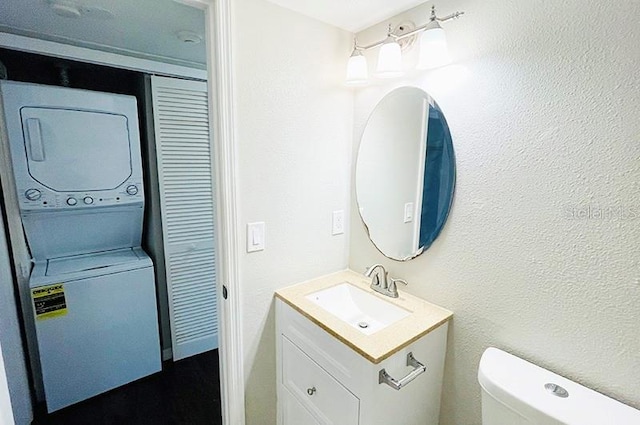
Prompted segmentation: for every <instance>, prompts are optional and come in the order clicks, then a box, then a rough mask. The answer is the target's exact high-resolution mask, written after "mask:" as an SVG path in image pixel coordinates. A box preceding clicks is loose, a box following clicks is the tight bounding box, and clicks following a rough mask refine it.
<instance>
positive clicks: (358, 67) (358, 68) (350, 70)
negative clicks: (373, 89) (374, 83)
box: [346, 39, 369, 86]
mask: <svg viewBox="0 0 640 425" xmlns="http://www.w3.org/2000/svg"><path fill="white" fill-rule="evenodd" d="M368 77H369V75H368V70H367V59H366V58H365V57H364V55H363V54H362V50H360V49H359V48H358V42H357V41H356V40H355V39H354V41H353V52H352V53H351V56H350V57H349V62H347V81H346V84H347V85H349V86H362V85H365V84H367V78H368Z"/></svg>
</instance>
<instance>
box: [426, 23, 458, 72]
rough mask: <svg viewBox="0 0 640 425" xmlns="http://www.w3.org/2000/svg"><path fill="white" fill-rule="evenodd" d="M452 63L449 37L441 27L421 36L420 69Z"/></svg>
mask: <svg viewBox="0 0 640 425" xmlns="http://www.w3.org/2000/svg"><path fill="white" fill-rule="evenodd" d="M450 63H451V56H450V55H449V49H448V47H447V37H446V36H445V34H444V30H443V29H442V28H441V27H440V26H439V25H438V26H436V27H434V28H431V29H428V30H426V31H425V32H423V33H422V34H420V58H419V59H418V68H419V69H430V68H437V67H439V66H444V65H448V64H450Z"/></svg>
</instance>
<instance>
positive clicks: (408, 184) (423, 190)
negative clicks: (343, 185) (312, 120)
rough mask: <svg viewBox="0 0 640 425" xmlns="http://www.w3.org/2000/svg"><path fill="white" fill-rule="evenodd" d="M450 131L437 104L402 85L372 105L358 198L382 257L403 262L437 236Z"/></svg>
mask: <svg viewBox="0 0 640 425" xmlns="http://www.w3.org/2000/svg"><path fill="white" fill-rule="evenodd" d="M455 177H456V171H455V156H454V152H453V143H452V141H451V133H450V132H449V127H448V126H447V121H446V120H445V117H444V114H443V113H442V111H441V110H440V108H439V107H438V105H437V104H436V102H435V101H434V100H433V99H432V98H431V96H429V95H428V94H427V93H425V92H424V91H423V90H421V89H419V88H417V87H401V88H398V89H395V90H394V91H392V92H390V93H389V94H387V95H386V96H385V97H384V98H383V99H382V100H381V101H380V102H379V103H378V105H377V106H376V107H375V109H374V110H373V112H372V113H371V116H370V117H369V120H368V121H367V125H366V127H365V129H364V132H363V134H362V140H361V142H360V149H359V151H358V158H357V162H356V198H357V201H358V208H359V210H360V216H361V217H362V220H363V221H364V224H365V226H366V227H367V231H368V233H369V238H370V239H371V241H372V242H373V244H374V245H375V246H376V247H377V248H378V250H379V251H380V252H382V253H383V254H384V255H385V256H387V257H389V258H392V259H394V260H400V261H405V260H409V259H411V258H414V257H416V256H418V255H420V254H421V253H422V252H423V251H424V250H425V249H427V248H429V246H430V245H431V244H432V243H433V241H434V240H435V239H436V238H437V237H438V235H439V234H440V231H441V230H442V227H443V226H444V223H445V222H446V220H447V216H448V215H449V209H450V208H451V202H452V200H453V192H454V187H455Z"/></svg>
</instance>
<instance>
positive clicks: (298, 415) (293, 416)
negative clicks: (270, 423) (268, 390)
mask: <svg viewBox="0 0 640 425" xmlns="http://www.w3.org/2000/svg"><path fill="white" fill-rule="evenodd" d="M282 423H283V425H321V424H320V422H318V421H316V419H315V418H314V417H313V415H311V413H309V411H308V410H307V409H305V408H304V406H302V404H300V403H299V402H298V400H296V399H295V398H294V397H293V396H292V395H291V393H290V392H289V391H287V390H284V391H283V400H282Z"/></svg>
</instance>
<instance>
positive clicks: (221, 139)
mask: <svg viewBox="0 0 640 425" xmlns="http://www.w3.org/2000/svg"><path fill="white" fill-rule="evenodd" d="M174 1H178V2H179V3H183V4H185V5H188V6H192V7H195V8H198V9H201V10H202V11H204V15H205V27H206V36H205V37H206V44H207V49H206V50H207V76H208V81H209V87H210V90H209V117H210V128H211V130H212V131H210V134H211V135H212V137H213V140H212V141H211V144H212V146H213V149H214V153H215V158H214V164H215V168H216V177H217V181H216V183H217V184H216V195H217V199H218V202H217V211H216V212H217V217H216V219H217V226H218V235H217V236H218V238H217V248H218V252H219V254H220V255H218V256H217V261H218V270H219V271H220V279H219V280H218V288H217V289H218V294H223V291H225V289H226V293H227V294H228V296H227V299H225V298H224V297H222V296H219V297H218V312H219V313H218V321H219V329H220V340H219V341H220V348H219V353H220V394H221V399H222V423H223V424H225V425H244V424H245V408H244V394H245V381H244V370H243V355H242V314H241V302H240V301H241V300H240V295H241V291H240V268H239V255H238V253H239V244H238V240H239V239H238V229H239V225H238V205H237V192H238V191H237V168H238V167H237V157H238V155H237V146H236V143H235V122H236V121H235V86H234V81H233V60H232V59H233V57H232V43H231V37H232V26H231V23H232V22H231V21H232V18H231V0H174Z"/></svg>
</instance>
